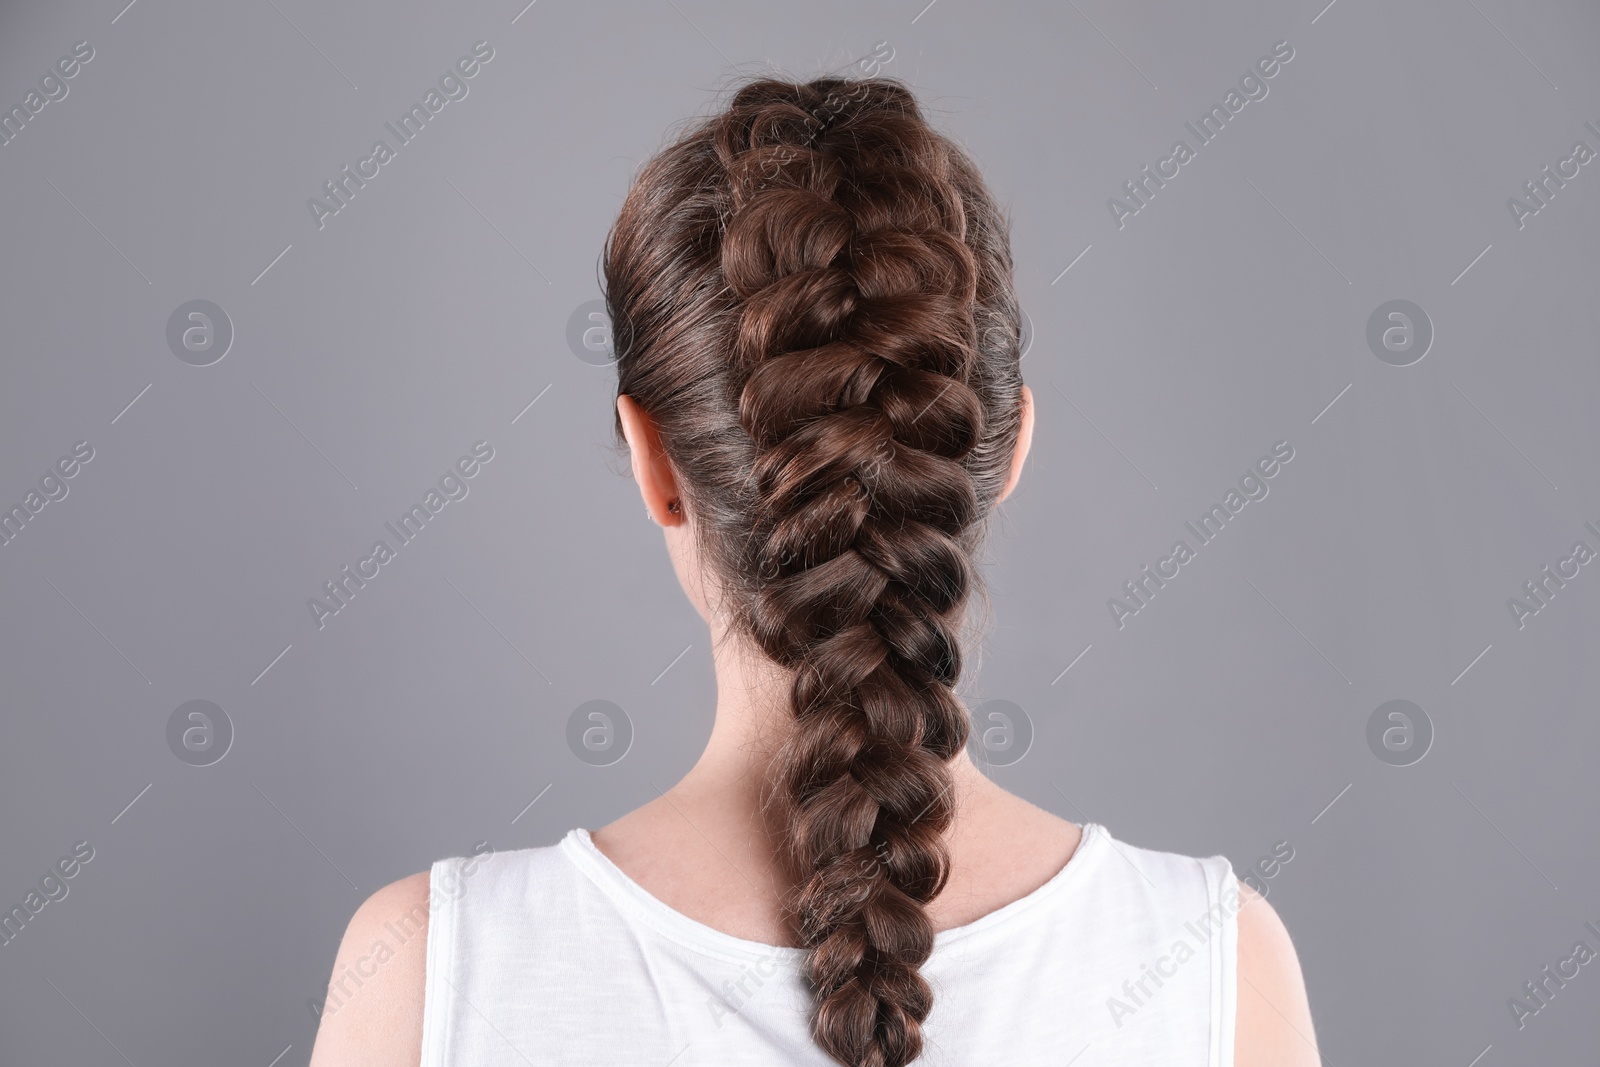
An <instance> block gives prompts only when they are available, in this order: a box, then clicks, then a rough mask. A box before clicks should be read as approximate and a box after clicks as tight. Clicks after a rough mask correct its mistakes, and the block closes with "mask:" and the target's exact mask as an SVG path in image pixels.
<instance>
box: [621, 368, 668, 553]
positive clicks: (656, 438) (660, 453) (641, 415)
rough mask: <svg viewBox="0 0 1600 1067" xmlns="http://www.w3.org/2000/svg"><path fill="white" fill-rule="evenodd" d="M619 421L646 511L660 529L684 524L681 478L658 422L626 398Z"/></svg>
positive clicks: (631, 399) (623, 396) (625, 396)
mask: <svg viewBox="0 0 1600 1067" xmlns="http://www.w3.org/2000/svg"><path fill="white" fill-rule="evenodd" d="M617 418H618V419H620V420H621V422H622V436H623V437H624V438H626V439H627V442H628V454H629V459H630V461H631V462H632V464H633V480H634V481H635V482H637V483H638V484H639V495H640V496H642V497H643V498H644V508H645V511H646V512H648V513H649V515H650V517H651V518H652V519H654V520H655V522H656V524H657V525H658V526H677V525H679V524H681V523H682V522H683V520H684V511H683V507H682V505H681V504H680V503H679V501H680V494H679V493H678V477H677V474H676V473H674V471H673V469H672V461H671V460H669V459H668V458H667V453H666V450H665V449H663V448H662V447H661V432H660V430H659V429H657V427H656V421H655V419H653V418H651V417H650V413H649V412H647V411H645V409H644V408H642V407H640V406H639V405H638V404H637V403H636V402H635V401H634V399H633V397H631V396H627V395H619V396H618V397H617Z"/></svg>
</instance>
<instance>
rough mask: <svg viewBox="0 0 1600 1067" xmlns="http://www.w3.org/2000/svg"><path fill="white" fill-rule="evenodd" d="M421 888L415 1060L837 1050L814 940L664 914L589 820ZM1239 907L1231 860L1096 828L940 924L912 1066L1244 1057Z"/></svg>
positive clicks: (577, 1060)
mask: <svg viewBox="0 0 1600 1067" xmlns="http://www.w3.org/2000/svg"><path fill="white" fill-rule="evenodd" d="M430 884H431V889H430V904H429V909H430V912H431V918H430V921H429V926H428V959H427V984H426V993H425V1005H424V1012H423V1023H422V1067H544V1065H546V1064H563V1065H568V1064H578V1065H584V1067H589V1065H606V1067H613V1065H615V1067H623V1065H627V1067H634V1065H637V1067H700V1065H706V1067H752V1065H759V1067H767V1065H779V1064H782V1065H790V1064H793V1065H806V1067H837V1065H836V1064H835V1062H834V1061H833V1060H832V1059H831V1058H830V1057H829V1056H828V1055H827V1054H826V1053H824V1052H823V1051H822V1050H821V1049H820V1048H818V1047H817V1046H816V1044H815V1043H814V1042H813V1041H812V1039H811V1036H810V1033H809V1031H808V1025H807V1009H808V1006H809V1004H810V997H809V994H808V992H807V989H806V985H805V980H804V971H803V969H802V961H803V959H804V951H803V950H802V949H798V948H787V947H779V946H772V945H766V944H762V943H760V942H756V941H746V940H744V939H743V938H739V937H735V936H733V935H731V934H727V933H724V932H722V931H720V930H716V929H713V928H712V927H710V926H706V925H705V924H704V923H701V922H698V921H696V920H694V919H691V918H689V917H688V916H687V915H684V914H683V913H681V912H679V911H675V910H673V909H672V908H670V907H668V906H667V905H666V904H664V903H662V902H661V901H660V900H658V899H656V898H655V897H653V896H651V895H650V894H649V893H647V892H646V891H645V890H644V888H643V887H642V886H640V885H639V884H638V883H637V882H635V881H633V880H632V879H631V878H629V877H628V876H627V875H626V874H624V873H623V872H622V870H621V869H620V868H618V867H617V866H616V865H615V864H613V863H612V862H611V861H610V860H609V859H608V858H607V857H606V856H605V855H604V854H603V853H602V852H600V850H599V849H598V848H596V847H595V845H594V843H593V842H592V841H591V840H590V838H589V832H588V831H587V830H583V829H576V830H572V831H571V832H569V833H568V834H567V836H566V837H565V838H563V839H562V840H561V842H560V843H558V844H556V845H552V846H548V847H544V848H527V849H519V850H517V851H511V852H499V853H489V854H486V855H480V856H473V857H457V858H454V859H445V860H440V861H439V862H437V863H435V864H434V865H433V869H432V872H431V883H430ZM1239 907H1240V899H1239V888H1238V883H1237V882H1236V880H1235V878H1234V874H1233V870H1232V868H1231V867H1230V865H1229V864H1228V861H1227V860H1226V859H1224V858H1223V857H1221V856H1212V857H1209V858H1206V859H1196V858H1193V857H1189V856H1180V855H1175V854H1173V853H1169V852H1156V851H1152V850H1149V849H1142V848H1135V847H1133V846H1131V845H1127V844H1124V843H1122V842H1120V841H1117V840H1115V839H1113V838H1112V837H1111V835H1110V834H1109V833H1108V832H1107V831H1106V830H1105V828H1104V827H1102V826H1099V825H1097V824H1094V823H1089V824H1087V825H1085V826H1084V828H1083V840H1082V842H1081V843H1080V844H1079V846H1078V849H1077V852H1076V853H1075V854H1074V855H1073V856H1072V858H1071V859H1070V860H1069V861H1068V862H1067V864H1066V866H1065V867H1063V868H1062V869H1061V871H1060V872H1059V873H1058V874H1056V875H1055V876H1054V877H1053V878H1051V879H1050V881H1048V882H1046V883H1045V884H1044V885H1042V886H1040V887H1039V888H1038V889H1036V890H1034V891H1033V892H1032V893H1029V894H1028V895H1027V896H1025V897H1022V898H1021V899H1019V900H1016V901H1014V902H1012V903H1010V904H1007V905H1005V906H1004V907H1002V908H1000V909H998V910H996V911H993V912H990V913H989V914H988V915H985V916H983V917H982V918H980V919H978V920H976V921H975V922H971V923H968V924H967V925H965V926H960V927H956V928H954V929H950V930H944V931H940V932H939V933H938V934H937V935H936V936H935V940H934V949H933V954H932V956H931V957H930V958H929V959H928V962H927V963H926V964H924V965H923V968H922V973H923V975H924V976H925V977H926V978H927V979H928V981H929V983H930V984H931V985H932V987H933V993H934V1002H933V1010H932V1012H931V1014H930V1015H929V1017H928V1019H927V1022H926V1023H925V1025H924V1031H923V1032H924V1038H925V1041H924V1049H923V1054H922V1056H921V1058H919V1059H918V1060H917V1061H916V1062H917V1064H918V1067H967V1065H984V1067H988V1065H991V1064H995V1063H1006V1064H1018V1065H1033V1064H1039V1065H1041V1067H1044V1065H1049V1067H1067V1065H1069V1064H1070V1065H1073V1067H1135V1065H1139V1067H1146V1065H1148V1067H1154V1065H1157V1064H1159V1065H1161V1067H1232V1064H1233V1027H1234V998H1235V991H1236V982H1237V977H1236V975H1235V960H1236V946H1237V924H1236V916H1237V914H1238V910H1239Z"/></svg>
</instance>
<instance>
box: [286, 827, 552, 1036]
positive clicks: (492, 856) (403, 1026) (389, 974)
mask: <svg viewBox="0 0 1600 1067" xmlns="http://www.w3.org/2000/svg"><path fill="white" fill-rule="evenodd" d="M559 848H560V845H559V844H557V845H547V846H540V847H534V848H521V849H513V850H506V851H497V850H495V849H494V848H492V847H490V846H489V845H488V844H487V843H486V842H478V843H477V844H475V845H474V846H473V847H472V850H471V851H470V852H469V853H468V854H466V855H460V856H450V857H446V858H444V859H440V860H437V861H435V862H434V863H433V864H432V865H431V866H430V867H429V868H428V870H425V871H419V872H417V873H416V874H411V875H407V876H406V877H404V878H399V879H396V880H395V881H393V882H390V883H389V884H388V885H386V886H384V887H383V888H382V889H379V890H378V891H377V892H375V893H373V894H372V895H371V896H369V897H367V899H366V900H365V901H363V902H362V904H361V906H360V907H358V908H357V909H356V911H355V914H354V915H352V916H351V918H350V921H349V923H348V925H347V926H346V927H345V932H344V937H343V938H341V939H340V942H339V949H338V952H337V953H336V955H335V957H334V964H333V975H332V977H331V978H330V979H329V982H328V993H327V997H326V999H325V1000H324V1002H323V1008H322V1015H321V1023H320V1025H319V1026H318V1028H317V1037H316V1043H315V1045H314V1047H313V1049H312V1053H311V1067H344V1065H346V1064H350V1063H362V1064H370V1065H373V1067H384V1065H388V1064H391V1063H392V1064H395V1065H396V1067H400V1065H404V1067H415V1065H416V1064H417V1063H419V1062H420V1060H421V1054H422V1042H423V1036H424V1035H423V1018H424V1009H425V1007H426V996H427V987H428V956H429V942H430V940H432V941H433V942H434V943H435V945H436V949H435V951H437V944H438V942H439V940H440V939H439V937H438V934H437V932H436V927H441V926H449V925H451V923H452V921H453V918H454V915H455V910H456V908H457V906H458V902H459V901H460V900H461V899H462V898H463V897H464V896H466V895H468V894H473V895H475V896H476V897H480V898H483V899H484V900H485V901H486V902H488V901H496V900H499V901H502V902H504V903H506V904H508V905H510V906H513V907H514V906H516V903H517V901H518V900H519V899H520V898H522V897H523V896H525V895H526V894H527V893H530V892H537V891H538V886H537V883H538V881H539V877H538V875H539V872H541V871H548V870H551V869H552V866H553V865H552V863H551V861H552V860H554V859H556V853H557V850H558V849H559ZM486 906H489V905H487V904H486Z"/></svg>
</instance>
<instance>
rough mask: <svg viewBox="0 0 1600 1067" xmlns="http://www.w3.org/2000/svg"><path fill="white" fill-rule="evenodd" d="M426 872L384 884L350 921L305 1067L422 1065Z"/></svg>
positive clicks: (398, 1066)
mask: <svg viewBox="0 0 1600 1067" xmlns="http://www.w3.org/2000/svg"><path fill="white" fill-rule="evenodd" d="M431 874H432V871H431V870H428V871H420V872H418V873H417V874H412V875H408V876H407V877H405V878H401V879H398V880H396V881H393V882H390V883H389V884H388V885H386V886H384V887H383V888H382V889H380V890H378V891H377V892H376V893H373V894H372V895H371V896H369V897H368V898H367V899H366V900H365V901H364V902H363V903H362V905H361V906H360V907H359V908H357V909H356V912H355V914H354V915H353V916H352V917H351V919H350V922H349V925H348V926H347V927H346V928H345V932H344V937H343V938H342V939H341V940H340V942H339V950H338V952H337V954H336V955H335V957H334V964H333V977H332V979H331V980H330V981H329V983H328V996H327V998H326V1000H325V1001H324V1003H323V1008H322V1021H321V1024H320V1025H319V1026H318V1027H317V1037H316V1043H315V1044H314V1046H313V1047H312V1050H311V1067H342V1065H344V1064H351V1063H363V1064H372V1065H374V1067H378V1065H388V1064H393V1065H395V1067H400V1065H402V1064H404V1065H407V1067H412V1065H415V1064H417V1063H419V1062H420V1061H421V1058H422V1009H423V994H424V990H425V988H426V979H427V960H428V954H427V943H428V920H429V908H428V890H429V883H430V882H431V880H432V879H431Z"/></svg>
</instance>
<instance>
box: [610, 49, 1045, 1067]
mask: <svg viewBox="0 0 1600 1067" xmlns="http://www.w3.org/2000/svg"><path fill="white" fill-rule="evenodd" d="M605 276H606V293H607V301H608V304H609V307H610V311H611V316H612V321H613V328H614V335H615V338H616V345H617V352H618V360H617V367H618V391H619V392H621V393H626V394H628V395H629V396H631V397H633V398H634V400H635V401H637V402H638V403H639V404H640V405H641V406H643V407H644V409H645V410H646V411H648V412H650V413H651V415H652V416H653V417H654V418H655V419H656V421H657V424H658V426H659V427H660V429H661V433H662V439H663V443H664V447H665V448H666V449H667V451H668V454H669V457H670V458H671V460H672V462H673V465H674V467H675V469H676V470H677V472H678V474H679V477H680V489H681V491H682V494H683V498H684V501H685V504H686V508H687V512H688V515H689V517H690V521H692V522H695V523H696V524H697V525H696V531H697V534H698V540H699V542H700V543H701V544H702V546H703V548H702V551H703V552H705V553H706V554H707V558H708V559H709V561H710V563H711V565H712V567H713V568H714V571H715V573H716V574H717V575H718V576H719V578H720V580H721V587H722V589H723V590H725V594H726V595H725V598H724V601H723V603H724V607H725V608H726V609H727V610H729V611H731V612H732V618H733V619H734V620H735V621H736V623H737V625H738V627H739V628H740V629H742V631H743V632H745V633H747V634H748V635H749V636H750V637H751V638H753V640H754V642H755V643H756V644H757V645H758V646H759V647H760V648H761V649H762V650H763V651H764V652H765V654H766V655H767V656H769V657H770V658H771V659H772V660H774V661H775V662H777V663H778V664H780V665H781V666H782V667H784V668H787V669H788V671H789V672H790V675H791V677H792V687H791V692H790V702H791V706H792V711H793V715H794V719H795V724H796V725H795V727H794V729H793V730H791V731H788V732H787V734H786V736H785V738H784V740H783V743H782V745H781V748H780V750H779V752H778V757H777V759H776V761H775V764H774V766H775V768H776V771H775V773H774V775H773V777H772V779H771V781H770V782H769V798H770V801H771V803H772V804H773V805H775V806H776V810H777V811H778V813H779V814H780V816H781V825H783V826H785V827H786V828H787V834H786V837H785V846H786V848H787V856H786V857H785V858H786V860H787V862H788V863H789V865H790V867H791V868H792V870H793V872H794V876H795V884H796V888H795V891H794V894H793V898H792V900H791V901H790V906H791V909H792V914H793V916H794V928H795V934H796V936H797V937H798V939H799V940H800V941H801V943H802V944H803V945H804V946H806V947H807V949H808V950H809V952H808V955H807V972H808V977H809V979H810V983H811V986H812V989H813V1015H812V1033H813V1035H814V1037H815V1039H816V1041H817V1042H818V1044H819V1045H820V1046H821V1047H822V1048H823V1049H824V1050H826V1051H827V1052H828V1053H829V1054H830V1055H831V1056H832V1057H833V1058H834V1059H836V1060H838V1061H839V1062H840V1063H842V1064H847V1065H851V1067H856V1065H863V1067H900V1065H903V1064H907V1063H909V1062H910V1061H912V1060H914V1059H916V1058H917V1056H918V1055H919V1054H920V1053H921V1050H922V1046H923V1035H922V1024H923V1022H924V1021H925V1020H926V1018H927V1016H928V1013H929V1011H930V1009H931V1007H932V1002H933V1000H932V991H931V989H930V987H929V985H928V983H927V981H926V980H925V979H924V978H923V977H922V975H921V974H920V973H919V969H920V967H921V966H922V964H923V963H924V961H925V960H926V959H927V958H928V955H929V953H930V951H931V950H932V947H933V939H934V930H933V926H932V923H931V921H930V919H929V917H928V913H927V909H926V905H927V904H928V902H929V901H931V900H932V899H933V898H934V897H935V896H937V895H938V893H939V892H940V890H941V889H942V888H943V887H944V885H945V882H946V879H947V877H948V874H949V856H948V852H947V849H946V847H945V844H944V837H943V835H944V831H945V830H946V829H948V827H949V826H950V823H951V820H952V817H953V812H954V804H953V800H952V798H951V795H950V785H951V777H950V772H949V770H948V764H949V762H950V760H951V759H952V758H954V757H955V756H956V755H957V754H958V753H960V751H961V749H962V747H963V745H964V744H965V743H966V740H967V735H968V713H967V711H966V708H965V707H964V706H963V704H962V703H961V702H960V700H959V699H958V698H957V696H956V694H955V688H954V687H955V686H956V684H957V682H958V680H959V678H960V675H961V666H962V651H961V640H960V638H961V630H962V626H963V623H964V617H965V611H966V607H967V602H968V599H969V593H970V592H971V591H972V590H973V589H974V588H975V587H976V586H977V584H978V576H977V572H976V569H975V567H974V566H973V562H972V560H973V557H974V556H975V554H976V552H977V550H978V548H979V545H980V544H981V538H982V533H983V527H984V525H985V523H984V520H985V518H986V516H987V514H988V512H989V511H990V510H991V508H992V505H993V502H994V501H995V499H996V498H997V496H998V493H999V491H1000V488H1001V486H1002V484H1003V483H1004V480H1005V476H1006V473H1007V470H1008V467H1009V461H1010V456H1011V451H1012V448H1013V447H1014V445H1015V442H1016V437H1017V433H1018V428H1019V424H1020V387H1021V380H1020V377H1019V375H1018V371H1017V359H1018V337H1019V332H1018V312H1017V308H1016V303H1015V298H1014V296H1013V294H1012V290H1011V262H1010V253H1009V250H1008V246H1007V240H1006V234H1005V227H1004V221H1003V219H1002V217H1001V215H1000V213H999V211H998V209H997V208H996V207H995V205H994V203H993V202H992V200H991V199H990V197H989V195H988V193H987V192H986V190H985V189H984V186H983V183H982V180H981V178H980V177H979V176H978V173H977V171H976V169H975V167H974V166H973V165H972V163H971V161H970V160H969V159H968V157H967V156H966V155H965V154H964V153H963V152H962V151H961V150H960V149H959V148H958V147H957V146H956V145H954V144H953V143H952V142H951V141H949V140H948V139H947V138H945V137H943V136H942V135H940V134H939V133H937V132H935V131H934V130H933V129H932V128H931V127H930V126H929V125H928V124H927V123H926V121H925V120H924V119H923V118H922V116H921V114H920V112H919V110H918V108H917V105H916V102H915V100H914V98H913V97H912V95H911V93H910V92H909V91H908V90H907V89H906V88H905V87H904V86H903V85H901V84H900V83H898V82H896V81H893V80H889V79H876V78H875V79H867V80H861V81H844V80H841V79H818V80H815V81H811V82H808V83H804V84H793V83H789V82H783V81H777V80H770V79H764V80H759V81H755V82H751V83H748V84H746V85H744V86H743V87H741V88H740V89H739V90H738V91H737V93H736V94H735V95H734V96H733V98H732V100H731V102H730V103H729V104H728V106H727V107H726V109H725V110H724V111H722V112H721V113H720V114H718V115H715V116H713V117H712V118H711V119H709V120H707V121H705V122H703V123H701V124H700V125H698V126H696V127H694V128H693V129H691V130H690V131H689V132H688V133H686V134H684V135H683V136H682V137H681V138H679V139H678V140H677V141H676V142H675V143H674V144H673V145H671V146H670V147H668V148H667V149H665V150H664V151H663V152H661V153H660V154H659V155H658V156H657V157H655V158H654V159H653V160H652V161H651V162H650V163H649V164H647V165H646V167H645V168H644V169H643V171H642V172H641V173H640V175H639V176H638V178H637V179H636V181H635V184H634V187H633V189H632V190H631V191H630V193H629V196H628V199H627V201H626V203H625V204H624V207H623V210H622V213H621V215H620V216H619V218H618V221H617V225H616V227H615V228H614V229H613V231H612V234H611V237H610V239H609V241H608V244H607V250H606V258H605ZM619 430H620V427H619Z"/></svg>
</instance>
